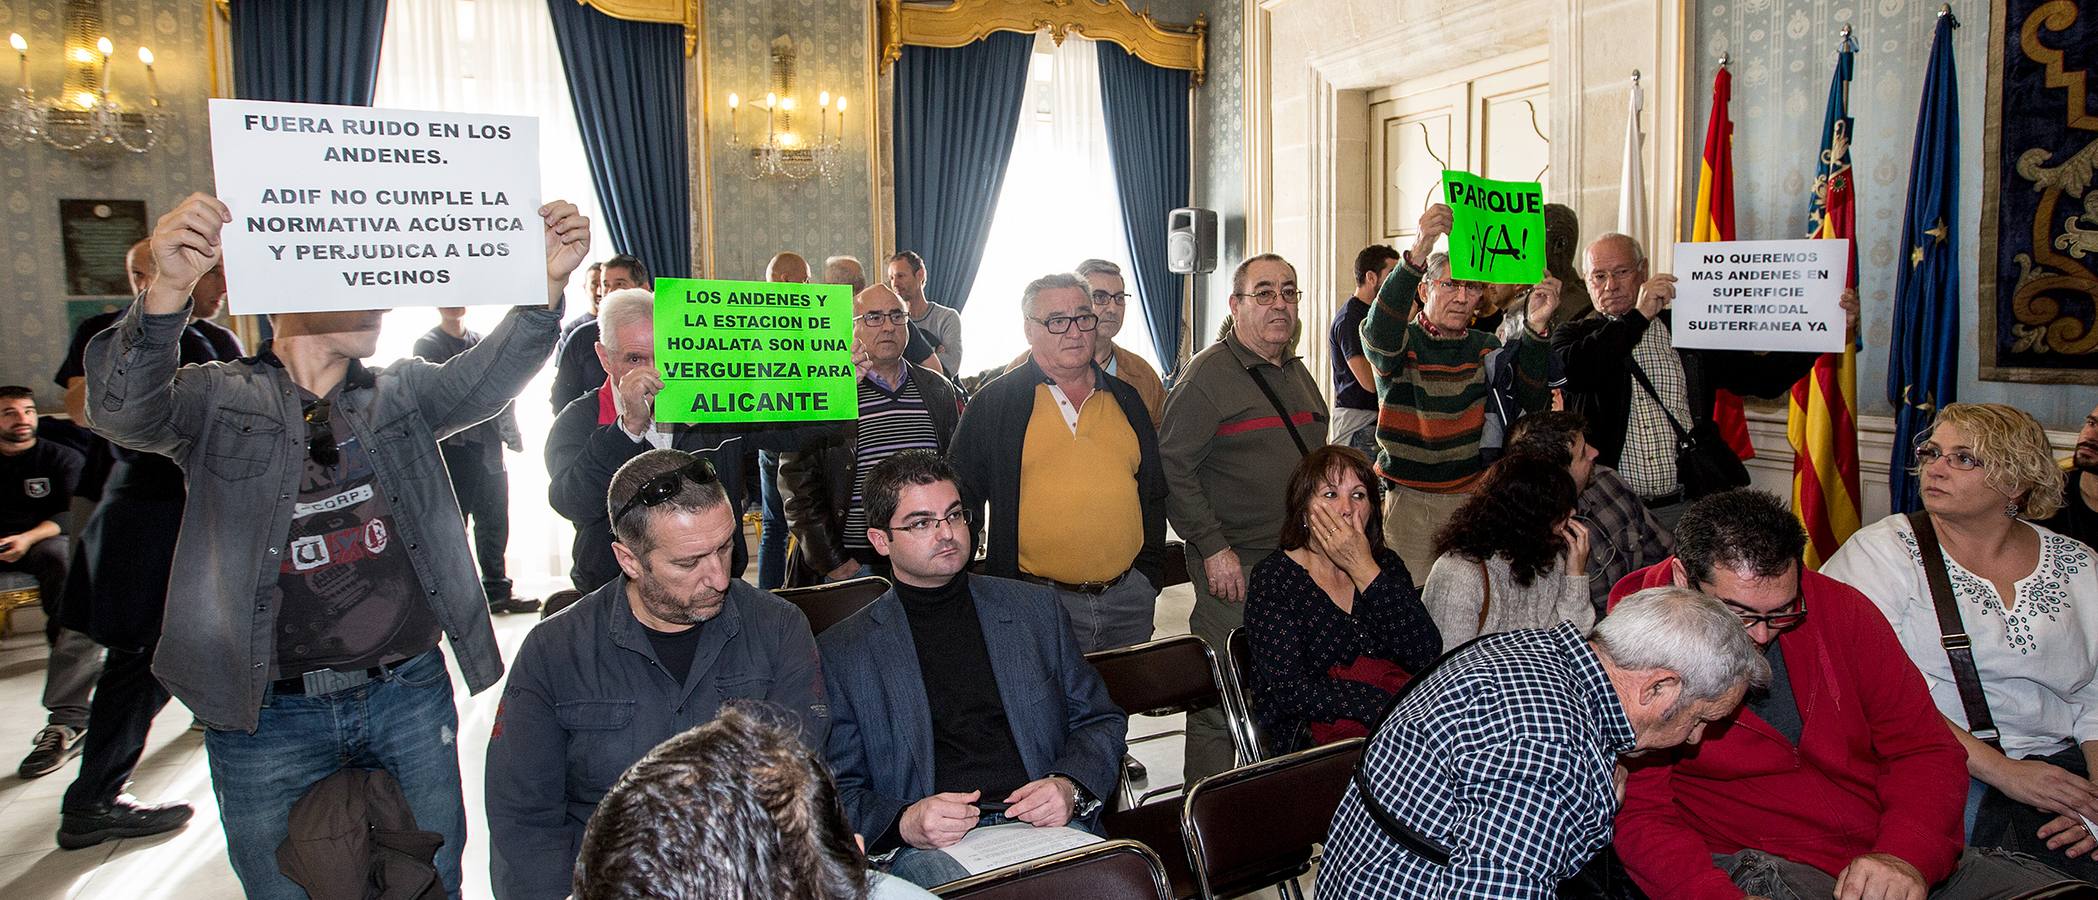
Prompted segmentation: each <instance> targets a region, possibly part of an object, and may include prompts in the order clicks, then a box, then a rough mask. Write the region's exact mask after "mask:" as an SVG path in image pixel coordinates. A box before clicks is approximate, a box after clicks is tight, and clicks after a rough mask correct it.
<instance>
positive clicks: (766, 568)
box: [758, 450, 787, 591]
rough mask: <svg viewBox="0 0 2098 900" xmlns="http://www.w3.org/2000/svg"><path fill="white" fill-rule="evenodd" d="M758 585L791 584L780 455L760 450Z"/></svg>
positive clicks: (771, 588) (773, 586)
mask: <svg viewBox="0 0 2098 900" xmlns="http://www.w3.org/2000/svg"><path fill="white" fill-rule="evenodd" d="M758 501H759V512H758V519H759V521H760V522H761V523H762V524H761V525H760V526H759V530H758V587H759V588H760V589H762V590H767V591H772V590H778V589H779V587H780V585H783V584H786V583H787V508H786V502H785V501H784V500H783V499H781V497H780V493H779V454H777V453H774V452H772V451H770V450H759V451H758Z"/></svg>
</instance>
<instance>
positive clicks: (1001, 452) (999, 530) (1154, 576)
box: [954, 356, 1166, 587]
mask: <svg viewBox="0 0 2098 900" xmlns="http://www.w3.org/2000/svg"><path fill="white" fill-rule="evenodd" d="M1093 374H1094V376H1095V379H1094V385H1095V387H1096V388H1097V389H1099V390H1104V391H1107V392H1108V393H1109V394H1110V395H1112V396H1113V397H1114V398H1115V403H1116V405H1118V406H1120V407H1121V408H1122V417H1123V418H1124V419H1127V420H1129V427H1130V428H1131V429H1132V430H1134V431H1135V432H1136V442H1137V447H1138V450H1139V452H1140V453H1141V455H1142V459H1141V461H1140V462H1138V463H1137V470H1136V489H1137V500H1138V502H1139V503H1140V504H1141V505H1142V509H1143V516H1144V548H1143V549H1142V550H1139V551H1137V554H1136V560H1135V561H1134V562H1133V563H1132V565H1131V568H1134V569H1136V570H1137V571H1138V572H1141V573H1143V575H1144V577H1145V578H1148V579H1151V584H1152V586H1153V587H1156V586H1157V585H1159V584H1160V583H1162V582H1163V581H1164V580H1165V574H1164V567H1165V550H1166V474H1165V467H1164V465H1163V464H1162V463H1161V462H1160V461H1159V456H1158V431H1157V430H1156V429H1154V428H1152V427H1151V412H1150V410H1149V409H1148V408H1147V407H1145V406H1144V398H1143V395H1141V394H1138V393H1137V392H1136V388H1134V387H1131V386H1130V384H1129V383H1128V382H1126V381H1123V380H1122V379H1120V378H1113V377H1110V376H1109V375H1108V374H1107V373H1106V372H1104V371H1101V370H1100V367H1099V366H1098V365H1097V364H1096V365H1094V366H1093ZM1044 377H1045V376H1044V375H1043V374H1042V368H1041V366H1039V365H1036V364H1035V361H1034V358H1033V357H1032V356H1029V357H1028V359H1027V361H1026V362H1024V363H1021V364H1020V365H1018V366H1015V367H1013V368H1012V369H1009V370H1007V371H1006V373H1005V374H1003V375H1000V376H998V378H997V379H995V380H993V381H992V382H991V383H990V384H987V385H984V386H983V388H982V390H979V391H978V392H977V393H976V396H975V397H973V398H971V399H970V401H969V411H968V413H967V414H965V415H963V416H962V427H961V431H960V432H959V433H957V434H956V435H955V440H954V467H955V469H956V470H958V471H960V473H961V476H962V485H961V487H962V504H963V505H964V506H965V507H967V508H968V509H969V511H970V512H971V513H972V514H973V515H974V516H975V518H974V521H977V522H982V523H984V524H985V525H987V526H988V527H989V529H990V534H989V536H988V537H987V538H986V539H985V540H986V542H987V543H986V545H985V549H984V553H985V558H984V568H983V573H984V574H986V575H996V576H998V577H1000V578H1018V577H1020V575H1021V573H1020V455H1021V453H1020V451H1021V447H1023V446H1024V445H1025V444H1026V443H1027V422H1028V420H1029V419H1030V418H1032V417H1033V416H1034V389H1035V385H1038V384H1041V383H1042V379H1043V378H1044ZM1073 487H1074V489H1077V488H1078V487H1079V486H1077V485H1074V486H1073ZM987 503H988V504H989V505H990V509H991V511H990V518H989V519H986V518H985V517H984V515H983V512H984V505H985V504H987Z"/></svg>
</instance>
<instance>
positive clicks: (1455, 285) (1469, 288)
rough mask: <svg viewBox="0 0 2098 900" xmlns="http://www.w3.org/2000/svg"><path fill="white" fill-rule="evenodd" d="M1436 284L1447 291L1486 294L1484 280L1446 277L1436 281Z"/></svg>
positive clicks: (1478, 295)
mask: <svg viewBox="0 0 2098 900" xmlns="http://www.w3.org/2000/svg"><path fill="white" fill-rule="evenodd" d="M1435 286H1436V287H1439V288H1441V289H1443V290H1445V291H1463V292H1464V293H1467V294H1470V295H1472V296H1474V297H1484V296H1486V285H1485V283H1484V282H1478V281H1452V280H1450V279H1447V278H1445V279H1442V280H1440V281H1437V282H1435Z"/></svg>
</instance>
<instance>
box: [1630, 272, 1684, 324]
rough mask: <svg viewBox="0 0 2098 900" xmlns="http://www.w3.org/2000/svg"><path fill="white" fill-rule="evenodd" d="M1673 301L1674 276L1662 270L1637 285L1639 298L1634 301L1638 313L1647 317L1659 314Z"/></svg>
mask: <svg viewBox="0 0 2098 900" xmlns="http://www.w3.org/2000/svg"><path fill="white" fill-rule="evenodd" d="M1674 302H1675V276H1674V275H1670V274H1668V273H1666V272H1663V273H1661V274H1659V275H1655V276H1654V277H1652V278H1648V279H1647V280H1646V283H1645V284H1642V285H1640V286H1639V299H1638V300H1636V301H1634V303H1635V308H1636V309H1638V310H1639V314H1640V315H1642V316H1645V317H1647V318H1649V319H1651V318H1653V317H1655V316H1658V315H1660V314H1661V311H1662V310H1664V309H1667V308H1668V305H1669V304H1670V303H1674Z"/></svg>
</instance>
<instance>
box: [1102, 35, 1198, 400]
mask: <svg viewBox="0 0 2098 900" xmlns="http://www.w3.org/2000/svg"><path fill="white" fill-rule="evenodd" d="M1187 92H1188V73H1187V72H1186V71H1184V70H1180V69H1166V68H1160V67H1158V66H1154V65H1152V64H1150V63H1147V62H1144V61H1143V60H1141V59H1138V58H1136V54H1133V53H1129V52H1126V51H1124V50H1123V49H1122V48H1121V47H1120V46H1118V45H1115V44H1109V43H1103V44H1101V45H1100V104H1101V110H1102V112H1103V113H1104V114H1105V115H1106V116H1107V148H1108V153H1109V155H1111V156H1112V157H1113V158H1114V163H1115V191H1116V193H1118V194H1120V195H1121V198H1122V230H1123V231H1125V232H1127V233H1128V235H1129V264H1130V268H1132V269H1134V270H1135V271H1134V272H1133V274H1134V275H1135V277H1134V278H1133V279H1131V280H1132V282H1133V284H1132V286H1133V287H1135V288H1136V293H1137V298H1138V299H1139V300H1142V301H1143V304H1144V325H1145V326H1146V327H1147V328H1149V329H1150V331H1151V349H1153V350H1155V351H1157V352H1158V361H1159V368H1161V369H1163V370H1164V371H1163V372H1162V373H1161V374H1163V375H1165V376H1166V377H1167V378H1171V377H1172V376H1173V374H1174V372H1175V371H1176V370H1177V369H1178V368H1179V363H1180V359H1179V353H1180V329H1181V328H1182V327H1183V324H1182V322H1181V320H1180V292H1181V276H1179V275H1175V274H1173V273H1172V272H1169V271H1167V270H1166V214H1167V213H1169V212H1171V211H1172V210H1173V209H1175V208H1177V207H1182V206H1186V205H1187V203H1188V137H1187V124H1188V112H1187Z"/></svg>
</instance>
